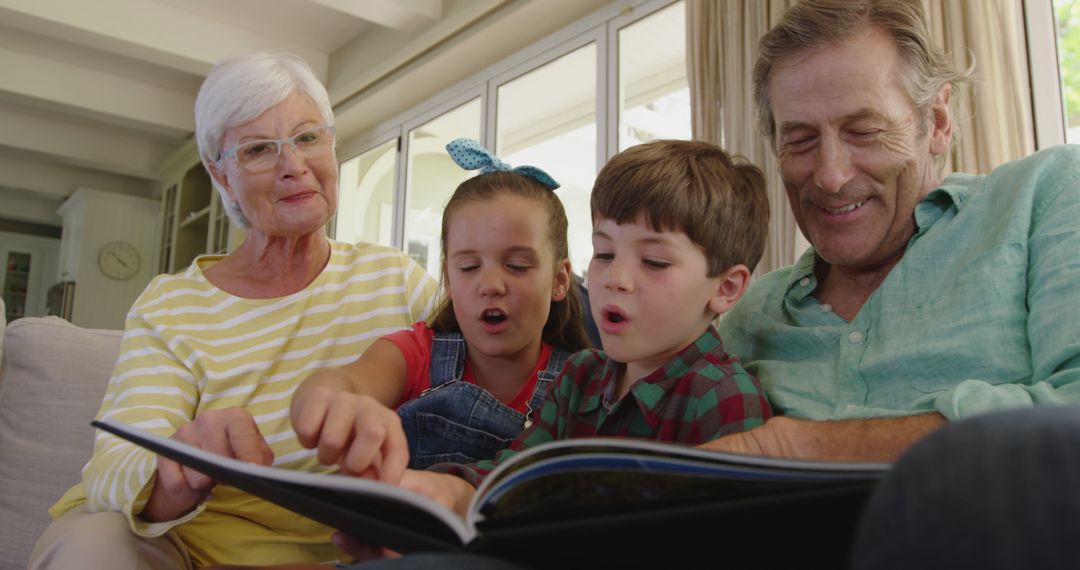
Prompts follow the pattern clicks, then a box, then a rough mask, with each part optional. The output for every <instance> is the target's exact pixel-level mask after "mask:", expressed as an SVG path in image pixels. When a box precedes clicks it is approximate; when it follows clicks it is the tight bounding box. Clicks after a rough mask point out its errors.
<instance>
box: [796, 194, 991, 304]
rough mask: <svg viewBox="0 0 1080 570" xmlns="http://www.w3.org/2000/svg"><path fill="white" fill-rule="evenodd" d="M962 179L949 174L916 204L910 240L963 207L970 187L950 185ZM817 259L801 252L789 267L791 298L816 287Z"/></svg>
mask: <svg viewBox="0 0 1080 570" xmlns="http://www.w3.org/2000/svg"><path fill="white" fill-rule="evenodd" d="M964 176H969V175H966V174H950V175H949V176H948V177H947V178H946V179H945V182H944V183H943V184H942V186H940V187H938V188H935V189H934V190H932V191H931V192H930V193H929V194H927V195H926V197H925V198H923V199H922V200H920V201H919V203H918V204H916V205H915V226H916V228H917V229H916V231H915V235H914V236H913V237H912V239H913V240H914V239H915V238H917V237H919V236H921V235H923V234H924V233H926V231H927V230H929V229H930V228H931V226H933V225H934V224H935V223H936V222H937V221H938V220H940V219H941V216H942V215H943V214H944V213H945V212H946V211H948V210H949V208H952V207H954V206H955V207H956V209H957V210H960V209H961V208H963V207H964V204H965V203H966V202H967V200H968V198H970V197H971V191H970V190H969V188H970V187H971V185H970V184H955V183H952V182H953V181H955V180H956V177H964ZM817 260H818V255H817V250H815V249H814V248H813V247H810V248H808V249H807V250H806V251H805V252H803V254H802V255H801V256H800V257H799V259H798V261H796V262H795V265H792V266H791V267H790V269H789V270H790V274H789V275H788V289H787V290H788V295H789V296H791V298H793V299H795V300H802V299H805V298H806V297H808V296H809V295H810V294H811V293H813V292H814V289H815V288H817V277H816V276H815V275H814V266H815V265H816V264H817Z"/></svg>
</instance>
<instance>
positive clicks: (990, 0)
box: [686, 0, 1035, 274]
mask: <svg viewBox="0 0 1080 570" xmlns="http://www.w3.org/2000/svg"><path fill="white" fill-rule="evenodd" d="M795 1H796V0H686V2H687V5H686V8H687V10H686V14H687V43H688V45H687V68H688V69H687V74H688V78H689V83H690V106H691V115H692V117H693V136H694V138H695V139H699V140H705V141H709V142H713V143H716V144H720V145H722V146H724V148H725V149H727V151H728V152H730V153H731V154H733V155H740V156H743V157H745V158H746V159H747V160H749V161H750V162H752V163H754V164H756V165H758V166H759V167H761V168H762V169H763V170H764V171H765V175H766V180H767V182H768V185H769V203H770V205H771V207H772V216H771V221H770V226H769V240H768V243H767V245H766V248H765V254H764V256H763V257H762V260H761V263H760V264H759V265H758V268H757V271H756V273H758V274H761V273H765V272H767V271H771V270H773V269H776V268H778V267H783V266H785V265H789V264H791V263H793V262H794V261H795V260H796V259H797V258H798V256H799V254H801V253H802V252H803V250H804V249H805V248H806V246H807V245H808V244H807V243H806V241H805V239H804V238H803V236H802V234H801V233H800V232H799V231H798V228H797V227H796V225H795V219H794V216H792V214H791V209H790V208H789V207H788V203H787V196H786V195H785V193H784V189H783V185H782V184H781V182H780V177H779V175H778V174H777V165H776V159H775V156H773V153H772V151H771V150H770V149H769V147H768V144H767V142H766V140H765V138H764V137H762V136H760V135H759V134H758V132H757V126H756V124H755V111H754V102H753V85H752V81H753V77H752V73H753V67H754V62H755V61H756V59H757V52H758V38H760V37H761V35H762V34H764V33H765V32H766V31H767V30H768V29H769V28H771V27H772V26H773V24H774V23H775V22H777V21H778V20H779V18H780V15H781V14H782V13H783V11H784V10H785V9H787V8H788V7H789V6H791V5H792V4H794V3H795ZM922 1H923V4H924V7H925V8H926V14H927V18H928V23H929V25H930V30H931V34H932V35H933V37H934V40H935V41H937V42H938V44H939V45H941V46H942V47H943V48H944V49H945V50H946V51H947V52H948V53H949V54H950V55H951V57H952V58H953V60H954V62H955V64H956V65H957V66H958V67H960V68H966V67H968V66H969V65H970V64H971V58H974V61H975V63H976V68H975V71H976V76H975V84H974V88H971V87H964V88H962V89H960V91H959V93H956V94H954V96H958V97H960V99H961V103H962V107H961V111H960V116H958V117H956V120H957V124H958V125H959V127H960V131H961V132H962V136H961V137H960V139H959V140H958V141H957V144H956V145H955V148H954V149H953V152H952V154H951V156H950V157H949V159H948V161H947V163H946V167H945V168H946V171H962V172H988V171H990V170H991V169H993V168H994V167H995V166H997V165H999V164H1001V163H1003V162H1006V161H1008V160H1012V159H1014V158H1019V157H1022V156H1025V155H1027V154H1030V153H1031V152H1032V151H1033V150H1034V147H1035V145H1034V129H1033V126H1032V114H1031V97H1030V91H1029V89H1028V83H1027V68H1026V58H1025V53H1024V51H1023V49H1024V45H1025V44H1024V42H1023V36H1022V28H1023V19H1022V15H1021V13H1020V6H1019V2H1016V0H922Z"/></svg>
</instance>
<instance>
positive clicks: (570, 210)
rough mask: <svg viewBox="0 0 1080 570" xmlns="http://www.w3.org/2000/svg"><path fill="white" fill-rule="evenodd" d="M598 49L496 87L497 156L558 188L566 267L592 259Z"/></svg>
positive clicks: (585, 264) (571, 55) (584, 50)
mask: <svg viewBox="0 0 1080 570" xmlns="http://www.w3.org/2000/svg"><path fill="white" fill-rule="evenodd" d="M596 74H597V65H596V44H595V43H590V44H588V45H586V46H584V47H581V48H578V49H576V50H574V51H572V52H570V53H568V54H566V55H564V56H562V57H560V58H558V59H556V60H555V61H552V62H550V63H548V64H546V65H543V66H542V67H539V68H536V69H534V70H533V71H530V72H529V73H527V74H525V75H522V76H520V77H518V78H516V79H514V80H512V81H509V82H507V83H504V84H502V85H500V86H499V88H498V91H497V96H496V108H497V109H498V114H497V118H496V121H495V124H496V129H497V130H496V132H497V134H496V136H495V141H496V148H495V154H497V155H498V156H499V157H500V158H501V159H502V160H504V161H506V162H507V163H509V164H511V165H513V166H520V165H524V164H529V165H534V166H537V167H539V168H542V169H544V171H545V172H547V173H548V174H550V175H551V177H552V178H554V179H555V180H556V181H557V182H558V183H559V185H560V187H559V189H558V190H557V192H556V193H557V194H558V196H559V199H560V200H562V202H563V208H565V209H566V217H567V222H568V232H569V236H568V238H569V245H570V264H571V265H572V266H573V268H574V271H575V272H576V273H579V274H580V273H582V272H583V271H584V270H585V268H586V267H588V265H589V258H590V257H591V256H592V219H591V218H590V216H589V191H590V190H592V183H593V179H594V178H596Z"/></svg>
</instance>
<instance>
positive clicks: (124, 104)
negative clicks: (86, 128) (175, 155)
mask: <svg viewBox="0 0 1080 570" xmlns="http://www.w3.org/2000/svg"><path fill="white" fill-rule="evenodd" d="M0 69H3V70H4V73H0V92H3V93H7V94H10V95H14V96H16V97H19V98H26V99H32V100H36V101H39V102H43V103H45V104H51V105H55V106H60V107H65V108H67V109H69V112H74V113H76V114H83V115H85V116H87V117H90V118H100V119H106V120H110V121H114V120H123V121H127V122H128V123H129V124H130V126H132V127H134V128H146V129H148V130H151V131H156V132H158V133H161V134H170V135H171V136H173V137H183V136H184V135H186V134H190V133H191V132H193V131H194V130H195V120H194V118H193V116H192V115H193V113H192V109H193V108H194V105H195V97H194V95H192V94H189V93H178V92H176V91H173V90H170V89H163V88H161V87H158V86H157V85H152V84H149V83H145V82H142V81H139V80H136V79H131V78H128V77H122V76H117V75H115V74H111V73H106V72H102V71H98V70H96V69H92V68H87V67H83V66H78V65H72V64H69V63H67V62H64V61H58V60H55V59H50V58H46V57H41V56H37V55H33V54H28V53H20V52H17V51H13V50H11V49H9V48H5V47H0Z"/></svg>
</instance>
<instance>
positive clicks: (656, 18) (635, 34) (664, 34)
mask: <svg viewBox="0 0 1080 570" xmlns="http://www.w3.org/2000/svg"><path fill="white" fill-rule="evenodd" d="M618 49H619V150H626V149H627V148H630V147H632V146H634V145H636V144H641V143H643V142H648V141H651V140H654V139H689V138H691V133H690V87H689V84H688V83H687V81H686V7H685V5H684V3H683V2H676V3H675V4H672V5H671V6H668V7H667V8H664V9H663V10H660V11H658V12H656V13H654V14H651V15H649V16H647V17H645V18H642V19H641V20H638V21H637V22H634V23H633V24H630V25H629V26H626V27H625V28H622V29H621V30H619V47H618Z"/></svg>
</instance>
